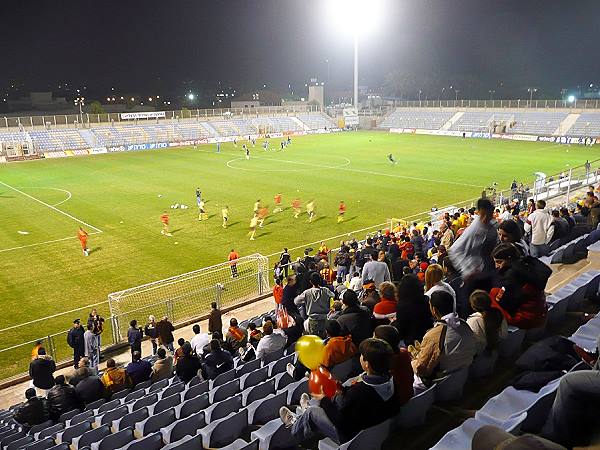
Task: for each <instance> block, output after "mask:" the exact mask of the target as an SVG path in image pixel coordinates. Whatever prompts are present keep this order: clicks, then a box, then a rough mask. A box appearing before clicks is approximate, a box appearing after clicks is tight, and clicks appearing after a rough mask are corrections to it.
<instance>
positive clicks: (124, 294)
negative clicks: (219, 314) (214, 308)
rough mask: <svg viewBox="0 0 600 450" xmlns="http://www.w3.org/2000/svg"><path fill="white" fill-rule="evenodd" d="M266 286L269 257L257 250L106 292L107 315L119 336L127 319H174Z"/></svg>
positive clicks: (256, 292) (265, 289)
mask: <svg viewBox="0 0 600 450" xmlns="http://www.w3.org/2000/svg"><path fill="white" fill-rule="evenodd" d="M269 290H270V285H269V260H268V258H267V257H265V256H262V255H261V254H259V253H255V254H253V255H250V256H244V257H243V258H240V259H238V260H237V262H236V264H235V266H232V265H231V264H230V263H229V262H225V263H222V264H217V265H215V266H212V267H206V268H204V269H199V270H195V271H193V272H189V273H184V274H182V275H177V276H174V277H171V278H167V279H164V280H160V281H155V282H153V283H148V284H144V285H142V286H138V287H134V288H131V289H126V290H124V291H120V292H114V293H112V294H109V296H108V302H109V305H110V312H111V315H112V316H113V317H114V318H115V320H116V323H117V330H118V333H119V334H120V336H121V337H124V336H126V335H127V328H128V327H129V322H130V321H131V320H133V319H136V320H137V321H138V322H139V323H140V324H142V323H145V321H146V319H147V318H148V316H149V315H154V316H156V318H157V320H160V319H161V318H162V317H163V316H167V317H169V320H170V321H171V322H173V323H174V324H176V323H183V322H186V321H188V320H191V319H193V318H194V317H199V316H201V315H203V314H207V313H208V312H209V311H210V304H211V303H212V302H217V304H218V305H219V307H220V308H223V307H228V306H233V305H236V304H239V303H243V302H244V301H247V300H251V299H253V298H256V297H258V296H260V295H263V294H265V293H267V292H269Z"/></svg>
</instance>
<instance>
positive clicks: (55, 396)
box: [47, 375, 83, 421]
mask: <svg viewBox="0 0 600 450" xmlns="http://www.w3.org/2000/svg"><path fill="white" fill-rule="evenodd" d="M47 398H48V406H49V409H50V418H51V419H52V420H54V421H57V420H58V418H59V417H60V415H61V414H64V413H66V412H69V411H72V410H74V409H83V408H82V406H83V404H82V402H81V400H80V399H79V398H78V397H77V394H76V393H75V388H74V387H73V386H71V385H70V384H67V383H66V382H65V376H64V375H58V376H57V377H56V378H55V379H54V386H52V389H50V390H49V391H48V395H47Z"/></svg>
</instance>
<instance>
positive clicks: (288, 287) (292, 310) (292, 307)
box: [281, 275, 300, 317]
mask: <svg viewBox="0 0 600 450" xmlns="http://www.w3.org/2000/svg"><path fill="white" fill-rule="evenodd" d="M297 295H298V287H297V285H296V277H295V276H294V275H290V276H289V277H286V283H285V287H284V288H283V297H282V298H281V306H282V307H283V308H284V309H285V311H286V312H287V313H288V314H289V315H291V316H294V317H298V316H299V315H300V312H299V311H298V307H297V306H296V304H295V303H294V299H295V298H296V296H297Z"/></svg>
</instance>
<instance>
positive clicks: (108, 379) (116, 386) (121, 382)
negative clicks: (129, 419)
mask: <svg viewBox="0 0 600 450" xmlns="http://www.w3.org/2000/svg"><path fill="white" fill-rule="evenodd" d="M100 381H102V384H103V385H104V389H105V390H106V393H107V394H108V396H109V397H110V396H111V395H112V394H115V393H117V392H119V391H122V390H123V389H127V388H129V387H131V379H130V378H129V375H127V372H126V371H125V369H123V368H122V367H117V363H116V362H115V360H114V359H112V358H108V359H107V360H106V370H105V371H104V373H103V374H102V378H100Z"/></svg>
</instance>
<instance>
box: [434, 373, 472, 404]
mask: <svg viewBox="0 0 600 450" xmlns="http://www.w3.org/2000/svg"><path fill="white" fill-rule="evenodd" d="M468 377H469V368H468V367H466V368H464V369H461V370H459V371H457V372H452V373H451V374H449V375H446V376H445V377H444V378H442V379H441V380H439V381H437V386H436V388H435V401H436V402H451V401H454V400H458V399H460V398H461V397H462V394H463V388H464V387H465V383H466V382H467V378H468Z"/></svg>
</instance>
